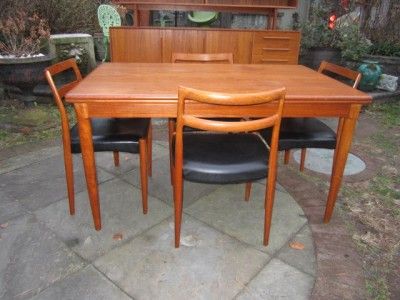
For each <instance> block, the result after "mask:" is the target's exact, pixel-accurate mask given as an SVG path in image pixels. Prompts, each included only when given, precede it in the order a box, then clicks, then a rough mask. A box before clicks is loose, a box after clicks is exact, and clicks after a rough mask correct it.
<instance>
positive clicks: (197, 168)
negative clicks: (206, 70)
mask: <svg viewBox="0 0 400 300" xmlns="http://www.w3.org/2000/svg"><path fill="white" fill-rule="evenodd" d="M178 93H179V96H178V117H177V128H176V135H175V137H174V138H173V144H174V147H175V148H174V150H175V151H174V157H173V164H172V168H173V174H174V178H173V191H174V207H175V247H177V248H178V247H179V244H180V231H181V221H182V202H183V179H185V180H188V181H193V182H200V183H214V184H229V183H248V182H251V181H254V180H258V179H261V178H265V177H268V180H267V186H266V194H265V205H264V207H265V212H264V213H265V221H264V242H263V243H264V245H267V244H268V240H269V232H270V226H271V217H272V207H273V202H274V196H275V181H276V168H277V153H278V137H279V128H280V121H281V115H282V109H283V103H284V98H285V88H284V87H280V88H276V89H274V90H270V91H266V92H262V93H251V94H222V93H215V92H208V91H200V90H195V89H191V88H187V87H179V92H178ZM187 100H190V101H194V102H201V103H202V104H206V105H209V106H210V108H211V107H213V108H216V107H217V108H218V109H220V110H221V111H223V110H229V109H232V107H234V106H242V107H243V108H246V106H247V107H250V106H254V105H258V104H262V103H269V102H270V103H271V105H273V104H274V105H275V106H273V107H274V108H276V110H275V111H274V113H273V114H271V115H270V116H268V117H264V118H261V119H257V120H244V121H219V120H209V119H203V118H199V117H196V116H193V115H190V114H188V113H186V111H185V103H186V101H187ZM184 126H190V127H192V128H197V129H199V131H186V132H185V131H184V130H183V127H184ZM267 127H272V140H271V147H270V150H269V149H268V148H267V145H266V144H265V142H264V141H263V140H262V138H261V137H260V136H259V135H258V134H257V133H253V131H257V130H261V129H262V128H267Z"/></svg>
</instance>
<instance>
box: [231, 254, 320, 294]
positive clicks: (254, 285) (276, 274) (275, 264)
mask: <svg viewBox="0 0 400 300" xmlns="http://www.w3.org/2000/svg"><path fill="white" fill-rule="evenodd" d="M313 285H314V278H313V277H312V276H310V275H308V274H305V273H303V272H300V271H299V270H297V269H296V268H293V267H291V266H289V265H287V264H285V263H284V262H282V261H280V260H278V259H273V260H272V261H271V262H270V263H269V264H268V265H267V266H266V267H265V268H264V269H263V270H262V271H261V272H260V273H259V274H258V275H257V276H256V277H255V278H254V279H253V280H252V281H251V282H250V284H248V285H247V287H246V288H245V289H244V292H242V293H241V294H240V295H239V296H238V297H237V298H236V299H238V300H247V299H248V300H250V299H251V300H255V299H257V300H258V299H296V300H302V299H304V300H307V299H310V295H311V290H312V288H313Z"/></svg>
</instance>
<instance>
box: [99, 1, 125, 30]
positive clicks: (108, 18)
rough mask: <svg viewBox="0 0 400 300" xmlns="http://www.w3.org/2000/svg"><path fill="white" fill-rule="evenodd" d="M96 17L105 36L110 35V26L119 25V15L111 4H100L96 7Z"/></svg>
mask: <svg viewBox="0 0 400 300" xmlns="http://www.w3.org/2000/svg"><path fill="white" fill-rule="evenodd" d="M97 18H98V20H99V25H100V27H101V29H102V30H103V34H104V36H106V37H109V36H110V27H113V26H121V17H120V15H119V13H118V11H117V10H116V9H115V8H114V7H113V6H111V5H107V4H101V5H100V6H99V8H98V9H97Z"/></svg>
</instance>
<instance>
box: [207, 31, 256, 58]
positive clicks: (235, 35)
mask: <svg viewBox="0 0 400 300" xmlns="http://www.w3.org/2000/svg"><path fill="white" fill-rule="evenodd" d="M252 41H253V33H252V32H250V31H236V30H235V31H233V30H226V31H225V30H221V31H217V30H210V31H207V32H206V38H205V52H206V53H232V54H233V61H234V63H237V64H249V63H251V53H252V52H251V46H252Z"/></svg>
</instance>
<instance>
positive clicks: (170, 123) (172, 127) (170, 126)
mask: <svg viewBox="0 0 400 300" xmlns="http://www.w3.org/2000/svg"><path fill="white" fill-rule="evenodd" d="M174 131H175V119H172V118H169V119H168V145H169V170H170V177H171V185H173V184H174V172H173V169H174V166H173V157H172V138H173V136H174Z"/></svg>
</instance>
